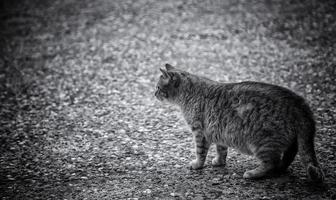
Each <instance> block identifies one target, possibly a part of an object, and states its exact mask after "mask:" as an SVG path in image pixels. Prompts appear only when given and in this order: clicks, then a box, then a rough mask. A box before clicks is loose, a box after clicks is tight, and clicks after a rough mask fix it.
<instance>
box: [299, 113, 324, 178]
mask: <svg viewBox="0 0 336 200" xmlns="http://www.w3.org/2000/svg"><path fill="white" fill-rule="evenodd" d="M304 110H305V111H304V112H305V113H304V114H305V117H306V119H305V120H304V123H303V124H301V127H302V128H301V129H300V130H298V135H297V136H298V137H297V141H298V146H299V155H300V157H301V160H302V162H303V164H304V166H305V167H306V170H307V175H308V177H309V178H310V180H312V181H314V182H323V181H324V173H323V171H322V169H321V167H320V165H319V163H318V161H317V158H316V153H315V149H314V137H315V132H316V128H315V121H314V117H313V113H312V112H311V111H310V109H309V108H306V109H304Z"/></svg>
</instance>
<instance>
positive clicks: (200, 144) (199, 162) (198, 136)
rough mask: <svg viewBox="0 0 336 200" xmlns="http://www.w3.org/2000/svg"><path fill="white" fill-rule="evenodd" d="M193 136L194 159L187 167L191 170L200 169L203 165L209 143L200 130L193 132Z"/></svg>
mask: <svg viewBox="0 0 336 200" xmlns="http://www.w3.org/2000/svg"><path fill="white" fill-rule="evenodd" d="M193 135H194V143H195V151H196V159H195V160H193V161H191V162H190V164H189V165H190V168H191V169H200V168H202V167H203V165H204V162H205V159H206V156H207V154H208V150H209V147H210V144H211V143H210V142H208V141H207V140H206V138H205V137H204V134H203V132H202V131H201V130H194V131H193Z"/></svg>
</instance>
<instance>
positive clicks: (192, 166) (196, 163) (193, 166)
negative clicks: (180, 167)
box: [189, 160, 204, 169]
mask: <svg viewBox="0 0 336 200" xmlns="http://www.w3.org/2000/svg"><path fill="white" fill-rule="evenodd" d="M203 165H204V162H201V161H199V160H193V161H191V162H190V163H189V169H202V168H203Z"/></svg>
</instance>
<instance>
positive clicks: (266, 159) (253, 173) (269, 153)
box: [243, 148, 281, 179]
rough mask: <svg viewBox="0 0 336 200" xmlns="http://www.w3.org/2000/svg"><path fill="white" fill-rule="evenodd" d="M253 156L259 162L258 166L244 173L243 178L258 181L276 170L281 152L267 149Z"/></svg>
mask: <svg viewBox="0 0 336 200" xmlns="http://www.w3.org/2000/svg"><path fill="white" fill-rule="evenodd" d="M255 156H256V157H257V158H258V159H259V160H260V161H261V163H260V165H259V166H258V167H257V168H255V169H252V170H248V171H246V172H245V173H244V176H243V177H244V178H248V179H258V178H262V177H264V176H267V175H269V174H271V173H273V172H275V171H276V169H278V167H279V164H280V158H281V152H280V151H276V150H270V149H268V148H265V149H262V150H260V151H258V152H257V153H256V154H255Z"/></svg>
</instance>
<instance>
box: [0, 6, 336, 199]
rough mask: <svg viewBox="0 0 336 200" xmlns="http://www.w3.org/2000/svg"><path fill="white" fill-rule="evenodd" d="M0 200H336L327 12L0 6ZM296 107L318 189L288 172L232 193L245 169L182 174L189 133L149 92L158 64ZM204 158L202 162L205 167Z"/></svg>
mask: <svg viewBox="0 0 336 200" xmlns="http://www.w3.org/2000/svg"><path fill="white" fill-rule="evenodd" d="M0 6H1V12H0V20H1V22H0V23H1V24H0V25H1V26H0V27H1V28H0V46H1V47H0V56H1V59H0V82H1V84H0V90H1V93H0V102H1V105H0V119H1V121H0V123H1V126H0V131H1V134H0V150H1V152H2V153H1V155H0V190H1V192H0V196H1V197H2V199H335V198H336V189H335V188H336V173H335V171H336V161H335V152H336V143H335V142H336V129H335V127H336V125H335V121H336V108H335V106H336V100H335V97H336V83H335V80H334V78H335V77H336V71H335V68H336V37H335V35H336V3H335V1H333V0H330V1H325V0H324V1H317V0H311V1H308V0H307V1H302V0H301V1H296V2H294V1H293V2H290V1H275V0H274V1H266V0H265V1H259V0H258V1H247V0H227V1H220V0H214V1H201V0H184V1H181V0H176V1H169V0H165V1H162V0H158V1H155V0H141V1H140V0H139V1H131V0H114V1H109V0H96V1H89V0H77V1H75V0H31V1H28V0H21V1H18V0H12V1H1V3H0ZM167 62H168V63H170V64H173V65H177V66H179V67H180V68H182V69H185V70H188V71H190V72H193V73H196V74H199V75H203V76H207V77H209V78H212V79H215V80H218V81H223V82H236V81H243V80H257V81H264V82H269V83H274V84H278V85H282V86H285V87H288V88H291V89H292V90H294V91H295V92H297V93H299V94H301V95H302V96H304V97H305V98H306V99H307V100H308V102H309V103H310V105H311V106H312V109H313V111H314V113H315V116H316V120H317V123H318V132H317V137H316V149H317V153H318V157H319V160H320V162H321V165H322V166H323V168H324V171H325V173H326V181H325V184H322V185H313V184H311V183H309V182H308V181H307V179H306V175H305V171H304V168H303V166H302V165H301V163H300V162H299V160H298V159H296V160H295V161H294V163H293V164H292V165H291V167H290V169H289V172H288V173H287V174H286V175H283V176H280V177H277V178H271V179H264V180H258V181H250V180H244V179H243V178H242V175H243V173H244V171H245V170H246V169H251V168H253V167H255V166H256V161H255V160H254V159H253V158H251V157H248V156H245V155H242V154H240V153H238V152H236V151H234V150H230V151H229V155H228V162H227V167H226V168H213V167H211V166H210V163H209V161H210V160H211V159H208V161H207V164H206V167H205V168H204V169H203V170H197V171H190V170H189V169H187V168H186V165H187V163H188V162H189V161H190V160H191V159H192V158H193V150H192V139H191V133H190V132H189V130H188V128H187V126H186V125H185V123H184V121H183V120H182V118H181V116H180V113H179V111H178V109H177V108H175V107H173V106H170V105H166V104H162V103H160V102H158V101H157V100H156V99H155V98H154V96H153V92H154V89H155V84H156V81H157V79H158V76H159V70H158V69H159V67H162V66H163V65H164V64H165V63H167ZM213 156H214V150H213V149H211V152H210V155H209V157H210V158H211V157H213Z"/></svg>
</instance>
